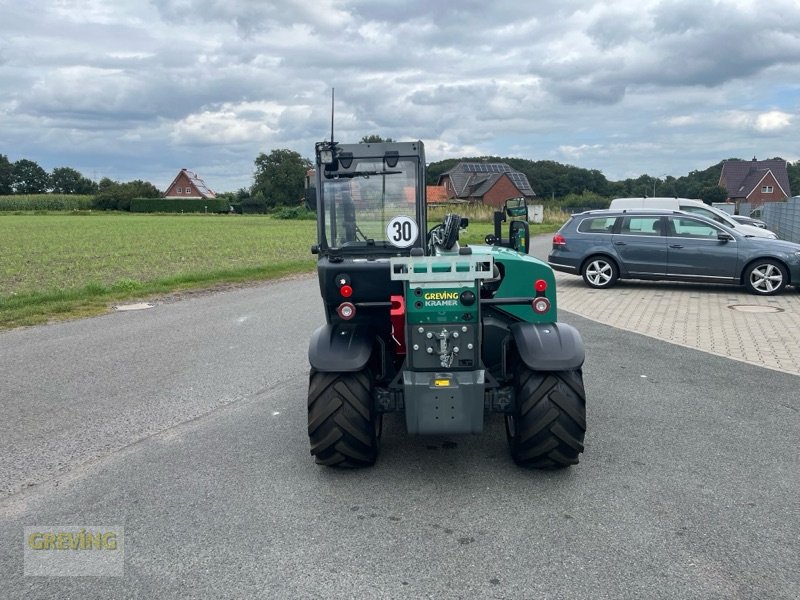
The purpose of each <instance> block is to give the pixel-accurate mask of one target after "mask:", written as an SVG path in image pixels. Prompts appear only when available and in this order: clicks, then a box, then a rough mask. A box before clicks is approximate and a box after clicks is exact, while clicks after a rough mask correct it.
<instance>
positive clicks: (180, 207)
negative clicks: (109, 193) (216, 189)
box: [131, 198, 230, 213]
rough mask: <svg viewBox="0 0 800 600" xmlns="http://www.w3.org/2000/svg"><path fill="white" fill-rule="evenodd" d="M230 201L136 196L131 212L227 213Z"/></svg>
mask: <svg viewBox="0 0 800 600" xmlns="http://www.w3.org/2000/svg"><path fill="white" fill-rule="evenodd" d="M229 210H230V203H229V202H228V201H227V200H226V199H224V198H206V199H203V200H198V199H196V198H195V199H192V198H134V199H133V200H131V212H163V213H182V212H183V213H204V212H209V213H226V212H228V211H229Z"/></svg>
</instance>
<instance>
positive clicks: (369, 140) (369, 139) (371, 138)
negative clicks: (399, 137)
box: [359, 133, 394, 144]
mask: <svg viewBox="0 0 800 600" xmlns="http://www.w3.org/2000/svg"><path fill="white" fill-rule="evenodd" d="M393 141H394V140H393V139H392V138H386V139H383V138H382V137H381V136H379V135H375V134H374V133H373V134H371V135H365V136H364V137H363V138H361V141H360V142H359V143H360V144H380V143H381V142H393Z"/></svg>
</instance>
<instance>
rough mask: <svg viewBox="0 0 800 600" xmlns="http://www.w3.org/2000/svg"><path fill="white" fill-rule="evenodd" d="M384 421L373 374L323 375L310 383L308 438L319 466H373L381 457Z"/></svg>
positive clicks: (312, 377) (313, 377)
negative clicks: (377, 407)
mask: <svg viewBox="0 0 800 600" xmlns="http://www.w3.org/2000/svg"><path fill="white" fill-rule="evenodd" d="M380 426H381V419H380V417H379V416H378V415H377V414H376V412H375V410H374V409H373V407H372V376H371V374H370V372H369V371H367V370H363V371H358V372H355V373H320V372H317V371H314V370H313V369H312V370H311V375H310V376H309V383H308V437H309V440H310V441H311V454H313V455H314V459H315V460H316V463H317V464H318V465H327V466H329V467H351V468H352V467H369V466H371V465H373V464H375V459H376V458H377V457H378V439H379V437H380Z"/></svg>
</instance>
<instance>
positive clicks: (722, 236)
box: [717, 231, 733, 242]
mask: <svg viewBox="0 0 800 600" xmlns="http://www.w3.org/2000/svg"><path fill="white" fill-rule="evenodd" d="M717 239H718V240H719V241H720V242H732V241H733V236H732V235H731V234H730V233H725V232H724V231H720V232H719V233H718V234H717Z"/></svg>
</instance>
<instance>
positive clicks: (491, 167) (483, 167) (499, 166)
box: [462, 163, 511, 173]
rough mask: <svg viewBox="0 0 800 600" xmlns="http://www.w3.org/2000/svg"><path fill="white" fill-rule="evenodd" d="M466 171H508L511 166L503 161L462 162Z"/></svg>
mask: <svg viewBox="0 0 800 600" xmlns="http://www.w3.org/2000/svg"><path fill="white" fill-rule="evenodd" d="M462 168H463V169H464V172H466V173H508V172H509V171H511V167H509V166H508V165H506V164H503V163H464V164H463V165H462Z"/></svg>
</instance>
